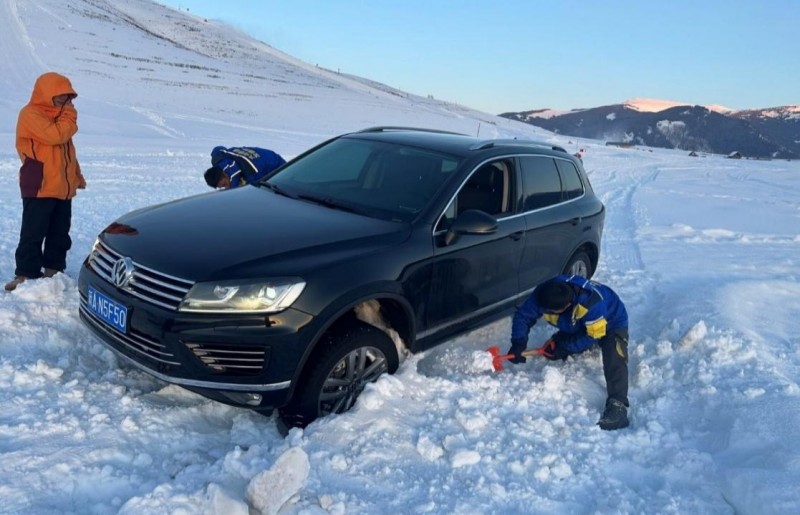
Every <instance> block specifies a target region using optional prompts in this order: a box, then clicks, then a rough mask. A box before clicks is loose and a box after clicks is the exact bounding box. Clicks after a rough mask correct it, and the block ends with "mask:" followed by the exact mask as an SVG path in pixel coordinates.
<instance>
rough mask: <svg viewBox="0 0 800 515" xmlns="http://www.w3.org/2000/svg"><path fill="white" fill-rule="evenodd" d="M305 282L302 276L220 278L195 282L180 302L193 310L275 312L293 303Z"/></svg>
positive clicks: (186, 308)
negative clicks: (283, 277) (241, 278)
mask: <svg viewBox="0 0 800 515" xmlns="http://www.w3.org/2000/svg"><path fill="white" fill-rule="evenodd" d="M305 287H306V283H305V282H304V281H302V280H300V279H292V278H289V279H264V280H256V281H219V282H209V283H197V284H195V285H194V286H193V287H192V289H191V290H189V293H187V294H186V297H185V298H184V299H183V302H181V304H180V306H178V311H188V312H194V313H276V312H278V311H282V310H284V309H286V308H288V307H289V306H291V305H292V303H293V302H294V301H296V300H297V297H299V296H300V294H301V293H302V292H303V288H305Z"/></svg>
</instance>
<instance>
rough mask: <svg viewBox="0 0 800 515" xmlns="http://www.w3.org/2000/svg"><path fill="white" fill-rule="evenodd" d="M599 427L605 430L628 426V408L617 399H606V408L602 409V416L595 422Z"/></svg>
mask: <svg viewBox="0 0 800 515" xmlns="http://www.w3.org/2000/svg"><path fill="white" fill-rule="evenodd" d="M597 425H598V426H600V429H604V430H606V431H610V430H614V429H622V428H623V427H628V408H626V407H625V404H623V403H622V401H618V400H617V399H608V400H607V401H606V409H605V411H603V416H602V417H600V420H599V421H598V422H597Z"/></svg>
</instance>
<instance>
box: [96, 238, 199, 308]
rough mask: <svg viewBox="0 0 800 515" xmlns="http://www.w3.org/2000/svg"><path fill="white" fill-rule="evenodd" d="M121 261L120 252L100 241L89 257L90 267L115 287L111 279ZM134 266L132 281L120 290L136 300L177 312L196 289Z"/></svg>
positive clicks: (168, 276)
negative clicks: (113, 271)
mask: <svg viewBox="0 0 800 515" xmlns="http://www.w3.org/2000/svg"><path fill="white" fill-rule="evenodd" d="M122 258H123V256H122V255H121V254H120V253H118V252H116V251H114V250H112V249H111V248H109V247H108V246H107V245H106V244H104V243H103V242H101V241H99V240H98V241H97V243H96V245H95V247H94V248H93V249H92V253H91V254H90V255H89V266H90V267H91V269H92V270H93V271H94V272H95V273H96V274H97V275H98V276H100V277H102V278H103V279H104V280H105V281H107V282H108V283H110V284H114V278H113V277H112V270H113V268H114V263H115V262H116V261H117V260H119V259H122ZM133 267H134V270H133V276H132V277H131V280H130V281H129V282H128V284H126V285H125V286H124V287H123V288H121V289H122V290H123V291H125V292H126V293H128V294H130V295H133V296H134V297H136V298H139V299H142V300H143V301H145V302H149V303H150V304H155V305H156V306H159V307H162V308H165V309H169V310H172V311H177V309H178V306H179V305H180V303H181V301H182V300H183V298H184V297H185V296H186V294H187V293H188V292H189V290H190V289H191V288H192V286H194V282H192V281H189V280H187V279H182V278H180V277H175V276H174V275H169V274H165V273H162V272H159V271H158V270H154V269H152V268H150V267H146V266H144V265H141V264H139V263H137V262H135V261H134V262H133Z"/></svg>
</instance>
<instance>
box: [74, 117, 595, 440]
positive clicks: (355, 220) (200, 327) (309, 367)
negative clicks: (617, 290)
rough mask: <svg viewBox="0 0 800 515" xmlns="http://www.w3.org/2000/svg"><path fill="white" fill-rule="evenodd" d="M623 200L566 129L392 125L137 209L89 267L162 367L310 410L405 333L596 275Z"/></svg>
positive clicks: (93, 301)
mask: <svg viewBox="0 0 800 515" xmlns="http://www.w3.org/2000/svg"><path fill="white" fill-rule="evenodd" d="M604 216H605V210H604V207H603V204H602V203H601V202H600V200H599V199H598V198H597V197H596V196H595V195H594V193H593V191H592V188H591V186H590V184H589V180H588V178H587V176H586V173H585V172H584V170H583V167H582V164H581V162H580V161H579V160H578V159H576V158H575V157H573V156H571V155H570V154H568V153H567V152H566V151H565V150H563V149H562V148H559V147H555V146H552V145H548V144H543V143H536V142H529V141H521V140H488V141H482V140H478V139H475V138H471V137H468V136H464V135H459V134H453V133H445V132H440V131H432V130H423V129H409V128H396V127H375V128H370V129H366V130H363V131H360V132H356V133H351V134H345V135H342V136H339V137H336V138H333V139H331V140H329V141H326V142H324V143H322V144H320V145H318V146H316V147H314V148H312V149H311V150H309V151H307V152H305V153H304V154H302V155H300V156H298V157H297V158H295V159H293V160H292V161H291V162H289V163H287V164H286V165H284V166H283V167H282V168H280V169H278V170H276V171H274V172H273V173H271V174H270V175H269V176H267V177H265V178H264V179H263V180H262V181H261V182H260V183H257V184H255V185H252V186H247V187H242V188H237V189H233V190H228V191H223V192H212V193H208V194H203V195H198V196H194V197H189V198H184V199H180V200H176V201H173V202H169V203H167V204H163V205H159V206H153V207H148V208H145V209H140V210H138V211H134V212H132V213H129V214H127V215H124V216H122V217H121V218H119V219H118V220H117V221H116V222H114V223H112V224H111V225H110V226H109V227H107V228H106V229H105V230H104V231H103V232H102V233H101V234H100V235H99V236H98V237H97V241H96V242H95V244H94V247H93V248H92V251H91V253H90V255H89V256H88V257H87V258H86V260H85V262H84V264H83V266H82V268H81V272H80V278H79V291H80V308H79V309H80V317H81V320H83V322H84V323H85V324H86V325H87V326H88V327H89V328H90V329H91V331H92V332H93V333H94V334H95V335H96V336H98V337H99V338H100V340H102V341H103V342H104V343H105V344H106V345H107V346H108V347H110V348H111V349H112V350H114V351H115V352H116V353H117V354H118V355H120V356H122V357H123V358H126V359H127V360H128V361H130V362H132V363H133V364H134V365H135V366H137V367H138V368H140V369H142V370H143V371H145V372H147V373H149V374H151V375H153V376H155V377H157V378H159V379H162V380H164V381H167V382H169V383H174V384H178V385H181V386H183V387H185V388H187V389H190V390H193V391H196V392H198V393H200V394H202V395H205V396H207V397H209V398H212V399H216V400H218V401H221V402H225V403H228V404H232V405H236V406H241V407H246V408H251V409H255V410H257V411H260V412H264V413H269V412H271V411H272V410H273V409H275V408H277V409H278V410H279V413H280V415H281V418H282V420H283V421H284V422H285V423H286V424H287V425H289V426H304V425H306V424H308V423H309V422H311V421H312V420H314V419H315V418H317V417H320V416H323V415H327V414H330V413H341V412H344V411H346V410H348V409H349V408H350V407H351V406H352V405H353V403H354V402H355V400H356V398H357V397H358V395H359V393H361V391H362V390H363V388H364V385H365V384H366V383H368V382H370V381H374V380H376V379H377V378H378V377H379V376H380V375H381V374H384V373H393V372H394V371H395V370H396V369H397V367H398V364H399V361H400V358H401V357H402V355H403V353H404V352H405V351H406V350H408V351H410V352H417V351H421V350H424V349H426V348H429V347H431V346H433V345H436V344H438V343H441V342H443V341H445V340H447V339H450V338H452V337H454V336H456V335H458V334H460V333H463V332H465V331H468V330H471V329H474V328H476V327H478V326H480V325H484V324H487V323H489V322H491V321H494V320H496V319H497V318H499V317H502V316H506V315H508V314H510V313H511V312H512V311H513V309H514V307H515V306H516V305H518V304H519V303H520V302H522V301H523V300H524V299H525V297H526V296H527V295H528V294H529V293H530V292H531V291H532V290H533V288H534V287H535V286H536V285H537V284H539V283H540V282H542V281H544V280H545V279H547V278H549V277H551V276H553V275H556V274H559V273H573V274H580V275H584V276H586V277H591V275H592V273H593V272H594V270H595V267H596V266H597V262H598V258H599V249H600V238H601V235H602V230H603V221H604ZM370 310H371V312H372V313H373V314H377V315H378V317H372V318H370V317H367V316H365V315H364V313H369V312H370ZM375 320H378V322H376V321H375ZM378 326H383V328H382V329H381V328H378ZM389 335H392V337H390V336H389Z"/></svg>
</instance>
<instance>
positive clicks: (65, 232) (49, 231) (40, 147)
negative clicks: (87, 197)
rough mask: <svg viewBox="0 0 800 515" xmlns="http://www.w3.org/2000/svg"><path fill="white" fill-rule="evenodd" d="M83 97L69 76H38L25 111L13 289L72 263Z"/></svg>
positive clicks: (20, 124) (20, 131) (82, 185)
mask: <svg viewBox="0 0 800 515" xmlns="http://www.w3.org/2000/svg"><path fill="white" fill-rule="evenodd" d="M77 96H78V94H77V93H76V92H75V89H73V87H72V83H71V82H70V81H69V79H68V78H66V77H64V76H63V75H60V74H58V73H55V72H48V73H45V74H43V75H41V76H40V77H39V78H38V79H36V83H35V84H34V86H33V94H32V95H31V100H30V102H28V103H27V104H26V105H25V106H24V107H23V108H22V110H21V111H20V113H19V118H18V120H17V153H18V154H19V158H20V160H21V161H22V167H21V168H20V170H19V189H20V193H21V196H22V227H21V228H20V234H19V244H18V245H17V251H16V254H15V258H16V265H17V268H16V270H15V272H14V279H12V280H11V281H10V282H9V283H7V284H6V285H5V289H6V290H7V291H12V290H14V289H15V288H16V287H17V286H19V285H20V284H21V283H23V282H25V281H26V280H28V279H37V278H39V277H42V276H44V277H52V276H53V275H55V274H57V273H58V272H63V271H64V269H65V268H66V266H67V264H66V259H67V251H68V250H69V249H70V247H71V246H72V240H71V239H70V237H69V230H70V224H71V222H72V197H74V196H75V193H76V192H77V190H78V189H83V188H85V187H86V181H85V180H84V178H83V175H82V174H81V168H80V165H78V159H77V158H76V157H75V145H74V144H73V143H72V136H74V135H75V133H77V132H78V112H77V111H76V110H75V107H74V106H73V105H72V100H73V99H74V98H75V97H77ZM42 269H44V270H42Z"/></svg>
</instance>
